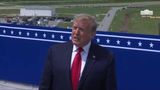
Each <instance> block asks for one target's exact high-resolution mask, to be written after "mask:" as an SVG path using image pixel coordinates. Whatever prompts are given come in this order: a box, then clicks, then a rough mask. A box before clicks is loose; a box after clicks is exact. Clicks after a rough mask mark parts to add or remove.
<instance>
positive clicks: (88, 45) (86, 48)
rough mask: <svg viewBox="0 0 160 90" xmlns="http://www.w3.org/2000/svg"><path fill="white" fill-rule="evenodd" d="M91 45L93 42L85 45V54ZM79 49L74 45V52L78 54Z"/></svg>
mask: <svg viewBox="0 0 160 90" xmlns="http://www.w3.org/2000/svg"><path fill="white" fill-rule="evenodd" d="M90 45H91V41H90V42H89V43H88V44H87V45H85V46H84V47H82V48H83V51H84V52H88V51H89V47H90ZM77 49H78V47H77V46H76V45H73V52H77Z"/></svg>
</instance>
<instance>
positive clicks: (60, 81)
mask: <svg viewBox="0 0 160 90" xmlns="http://www.w3.org/2000/svg"><path fill="white" fill-rule="evenodd" d="M72 48H73V44H72V42H67V43H63V44H58V45H54V46H53V47H51V48H50V49H49V54H48V58H47V62H46V65H45V69H44V73H43V76H42V80H41V83H40V86H39V90H72V85H71V74H70V72H71V71H70V66H71V65H70V63H71V62H70V61H71V55H72ZM78 90H116V80H115V70H114V58H113V56H112V54H111V52H110V51H108V50H106V48H102V47H101V46H99V45H96V44H94V43H91V47H90V49H89V53H88V57H87V61H86V65H85V68H84V71H83V73H82V76H81V79H80V83H79V88H78Z"/></svg>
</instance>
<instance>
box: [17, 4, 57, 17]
mask: <svg viewBox="0 0 160 90" xmlns="http://www.w3.org/2000/svg"><path fill="white" fill-rule="evenodd" d="M54 13H55V9H51V8H49V7H46V6H38V7H37V6H28V7H24V8H21V9H20V16H52V15H53V14H54Z"/></svg>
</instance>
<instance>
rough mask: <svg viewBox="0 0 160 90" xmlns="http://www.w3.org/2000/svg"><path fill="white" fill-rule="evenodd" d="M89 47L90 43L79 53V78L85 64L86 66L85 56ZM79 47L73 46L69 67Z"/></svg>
mask: <svg viewBox="0 0 160 90" xmlns="http://www.w3.org/2000/svg"><path fill="white" fill-rule="evenodd" d="M90 45H91V41H90V42H89V43H88V44H87V45H85V46H84V47H82V48H83V51H82V52H81V59H82V63H81V72H80V77H81V75H82V72H83V70H84V67H85V64H86V60H87V56H88V52H89V48H90ZM78 48H79V47H77V46H75V45H73V50H72V57H71V67H72V63H73V60H74V57H75V55H76V54H77V52H78V50H77V49H78Z"/></svg>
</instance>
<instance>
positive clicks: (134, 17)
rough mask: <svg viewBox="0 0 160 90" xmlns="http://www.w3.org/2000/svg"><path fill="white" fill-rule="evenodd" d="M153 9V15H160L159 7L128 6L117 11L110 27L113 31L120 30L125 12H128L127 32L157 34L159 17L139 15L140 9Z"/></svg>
mask: <svg viewBox="0 0 160 90" xmlns="http://www.w3.org/2000/svg"><path fill="white" fill-rule="evenodd" d="M145 9H149V10H153V12H154V15H153V16H160V7H159V6H155V7H145V8H128V9H126V10H122V11H119V12H118V13H117V15H116V17H115V19H114V21H113V23H112V25H111V27H110V29H111V30H112V31H113V32H120V31H121V29H122V27H123V26H124V24H123V22H124V18H125V14H129V23H128V31H127V32H128V33H137V34H151V35H158V34H159V23H160V19H155V18H154V19H151V18H147V17H142V16H141V15H140V11H141V10H145Z"/></svg>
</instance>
